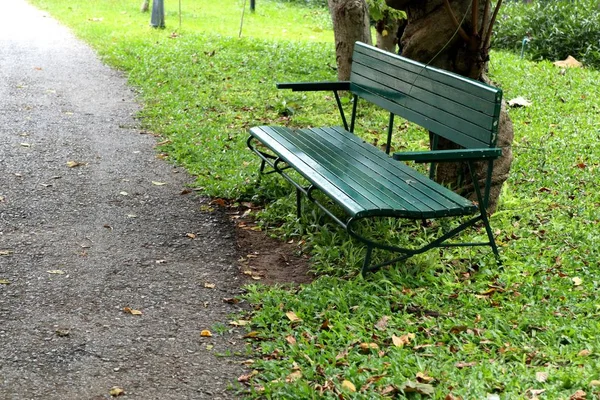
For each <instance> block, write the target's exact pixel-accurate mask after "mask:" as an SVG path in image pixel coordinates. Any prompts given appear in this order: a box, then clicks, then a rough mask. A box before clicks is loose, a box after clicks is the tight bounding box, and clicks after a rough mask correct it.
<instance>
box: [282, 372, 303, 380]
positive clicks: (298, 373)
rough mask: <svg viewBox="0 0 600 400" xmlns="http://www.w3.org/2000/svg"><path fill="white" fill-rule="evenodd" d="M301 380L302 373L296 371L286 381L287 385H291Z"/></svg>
mask: <svg viewBox="0 0 600 400" xmlns="http://www.w3.org/2000/svg"><path fill="white" fill-rule="evenodd" d="M300 378H302V371H294V372H292V373H291V374H289V375H288V376H287V378H285V381H286V382H287V383H290V382H294V381H297V380H298V379H300Z"/></svg>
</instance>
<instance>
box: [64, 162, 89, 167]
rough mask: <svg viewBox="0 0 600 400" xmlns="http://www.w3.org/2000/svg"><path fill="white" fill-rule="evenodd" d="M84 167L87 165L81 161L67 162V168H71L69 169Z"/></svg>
mask: <svg viewBox="0 0 600 400" xmlns="http://www.w3.org/2000/svg"><path fill="white" fill-rule="evenodd" d="M82 165H85V164H84V163H81V162H79V161H67V167H69V168H75V167H80V166H82Z"/></svg>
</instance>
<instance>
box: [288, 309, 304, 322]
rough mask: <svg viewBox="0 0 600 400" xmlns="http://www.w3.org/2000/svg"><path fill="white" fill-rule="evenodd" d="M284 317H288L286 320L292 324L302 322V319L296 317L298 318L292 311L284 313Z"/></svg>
mask: <svg viewBox="0 0 600 400" xmlns="http://www.w3.org/2000/svg"><path fill="white" fill-rule="evenodd" d="M285 315H286V316H287V317H288V319H289V320H290V321H292V322H300V321H302V319H301V318H300V317H298V316H297V315H296V313H295V312H293V311H288V312H286V313H285Z"/></svg>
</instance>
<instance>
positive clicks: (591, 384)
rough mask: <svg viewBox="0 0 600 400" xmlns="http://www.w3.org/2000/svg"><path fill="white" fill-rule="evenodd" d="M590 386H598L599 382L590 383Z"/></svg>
mask: <svg viewBox="0 0 600 400" xmlns="http://www.w3.org/2000/svg"><path fill="white" fill-rule="evenodd" d="M590 386H600V381H597V380H593V381H590Z"/></svg>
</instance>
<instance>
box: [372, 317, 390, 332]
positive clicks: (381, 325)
mask: <svg viewBox="0 0 600 400" xmlns="http://www.w3.org/2000/svg"><path fill="white" fill-rule="evenodd" d="M389 320H390V317H388V316H387V315H384V316H383V317H381V319H380V320H379V321H377V323H376V324H375V329H377V330H379V331H385V330H386V329H387V326H388V322H389Z"/></svg>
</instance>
